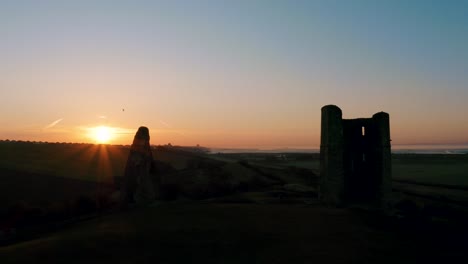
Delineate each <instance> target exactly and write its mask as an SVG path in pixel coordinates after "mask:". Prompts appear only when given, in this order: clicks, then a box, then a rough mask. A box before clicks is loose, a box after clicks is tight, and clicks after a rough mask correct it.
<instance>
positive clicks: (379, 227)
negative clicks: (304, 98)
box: [0, 202, 468, 264]
mask: <svg viewBox="0 0 468 264" xmlns="http://www.w3.org/2000/svg"><path fill="white" fill-rule="evenodd" d="M428 228H429V227H425V226H424V225H419V226H415V225H412V224H411V223H408V225H398V224H396V223H391V222H389V223H385V222H382V219H380V218H379V217H375V216H373V215H370V214H366V213H364V212H359V211H352V210H347V209H331V208H324V207H320V206H313V205H312V206H305V205H289V204H276V205H272V204H264V205H259V204H219V203H199V202H198V203H193V202H170V203H163V204H160V205H159V206H157V207H151V208H142V209H138V210H133V211H130V212H122V213H116V214H112V215H108V216H103V217H100V218H98V219H94V220H91V221H87V222H83V223H81V224H79V225H76V226H74V227H72V228H69V229H66V230H63V231H61V232H57V233H52V234H49V235H47V236H45V237H42V238H39V239H35V240H32V241H28V242H24V243H19V244H16V245H11V246H7V247H3V248H0V259H1V260H2V264H6V263H64V262H66V263H69V264H71V263H392V264H393V263H435V262H437V263H451V262H452V261H451V260H454V259H455V258H464V257H466V254H467V253H466V251H464V250H463V249H464V247H465V246H466V245H467V244H466V243H467V242H468V241H467V236H465V234H466V231H462V230H457V232H454V230H451V229H450V228H440V229H439V228H435V229H434V228H431V229H428ZM429 230H430V232H428V231H429Z"/></svg>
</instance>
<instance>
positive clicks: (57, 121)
mask: <svg viewBox="0 0 468 264" xmlns="http://www.w3.org/2000/svg"><path fill="white" fill-rule="evenodd" d="M62 120H63V118H59V119H57V120H55V121H54V122H52V123H50V124H48V125H47V126H46V127H44V129H49V128H52V127H54V126H55V125H57V124H58V123H60V121H62Z"/></svg>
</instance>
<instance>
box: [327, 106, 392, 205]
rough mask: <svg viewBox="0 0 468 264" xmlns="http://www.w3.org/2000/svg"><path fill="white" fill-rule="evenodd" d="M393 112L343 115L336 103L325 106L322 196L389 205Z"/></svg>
mask: <svg viewBox="0 0 468 264" xmlns="http://www.w3.org/2000/svg"><path fill="white" fill-rule="evenodd" d="M389 120H390V119H389V115H388V114H387V113H384V112H380V113H377V114H375V115H373V117H372V118H357V119H346V120H344V119H343V118H342V112H341V109H340V108H338V107H337V106H335V105H327V106H324V107H323V108H322V128H321V129H322V131H321V145H320V178H319V198H320V199H321V200H322V201H323V202H325V203H327V204H330V205H335V206H342V205H346V204H355V203H357V204H367V205H369V206H371V207H380V208H385V207H386V204H388V201H389V200H390V199H389V198H390V197H389V196H390V194H391V180H392V179H391V147H390V122H389Z"/></svg>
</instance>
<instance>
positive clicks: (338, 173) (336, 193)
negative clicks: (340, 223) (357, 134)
mask: <svg viewBox="0 0 468 264" xmlns="http://www.w3.org/2000/svg"><path fill="white" fill-rule="evenodd" d="M321 130H322V131H321V143H320V180H319V197H320V199H322V200H323V201H324V202H325V203H328V204H334V205H340V204H342V203H343V202H344V191H345V189H344V171H343V122H342V113H341V109H340V108H338V107H337V106H335V105H327V106H324V107H322V128H321Z"/></svg>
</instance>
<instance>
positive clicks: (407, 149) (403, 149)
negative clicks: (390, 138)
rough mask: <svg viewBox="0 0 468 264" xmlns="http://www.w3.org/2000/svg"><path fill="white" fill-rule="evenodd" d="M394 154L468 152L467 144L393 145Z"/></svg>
mask: <svg viewBox="0 0 468 264" xmlns="http://www.w3.org/2000/svg"><path fill="white" fill-rule="evenodd" d="M392 153H396V154H405V153H406V154H468V145H395V146H392Z"/></svg>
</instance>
